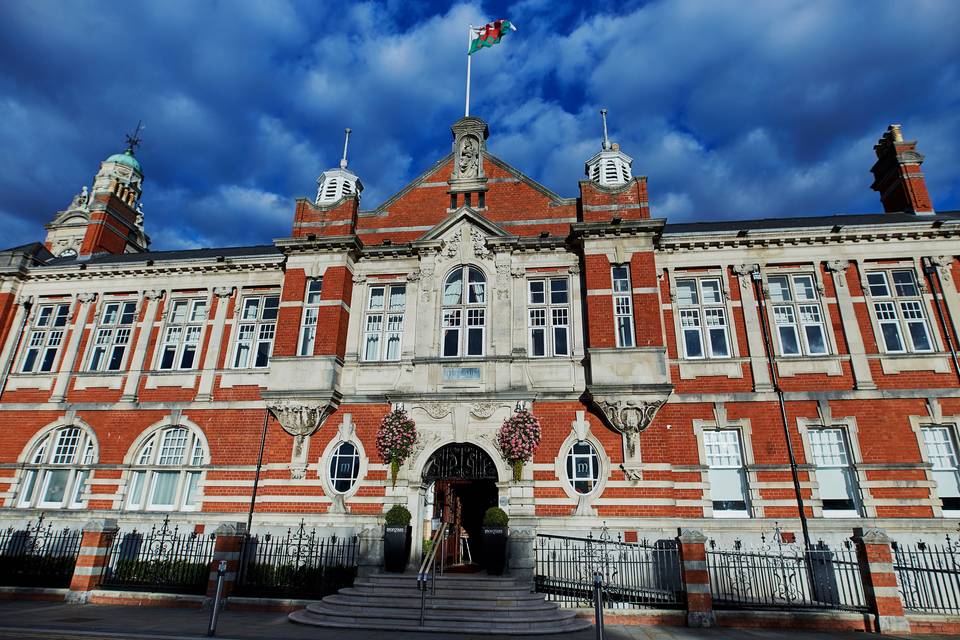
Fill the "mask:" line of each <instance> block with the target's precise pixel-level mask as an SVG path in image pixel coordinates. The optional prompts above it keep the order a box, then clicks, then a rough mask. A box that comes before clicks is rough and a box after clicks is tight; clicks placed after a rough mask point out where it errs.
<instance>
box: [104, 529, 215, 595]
mask: <svg viewBox="0 0 960 640" xmlns="http://www.w3.org/2000/svg"><path fill="white" fill-rule="evenodd" d="M213 546H214V535H213V534H210V535H208V536H207V535H202V534H199V533H197V532H196V531H192V532H190V533H180V531H179V528H178V526H173V527H171V526H170V519H169V517H168V518H165V519H164V521H163V523H162V524H161V525H160V527H159V528H158V527H157V526H156V525H154V526H153V527H151V528H150V531H149V532H146V533H142V532H140V531H137V530H136V529H133V530H132V531H129V532H123V531H120V532H119V533H118V534H117V537H116V538H115V539H114V541H113V545H112V547H111V550H110V560H109V562H108V563H107V566H106V567H105V568H104V574H103V588H104V589H125V590H131V591H162V592H170V593H191V594H203V593H205V592H206V589H207V581H208V580H209V578H210V563H211V562H212V561H213Z"/></svg>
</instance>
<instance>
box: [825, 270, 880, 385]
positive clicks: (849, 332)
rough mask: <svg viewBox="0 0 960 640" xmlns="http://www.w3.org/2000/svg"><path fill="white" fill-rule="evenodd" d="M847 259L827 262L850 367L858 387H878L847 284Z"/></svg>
mask: <svg viewBox="0 0 960 640" xmlns="http://www.w3.org/2000/svg"><path fill="white" fill-rule="evenodd" d="M849 266H850V262H849V261H847V260H830V261H829V262H827V271H829V272H830V275H831V276H833V288H834V291H836V297H837V310H838V311H839V312H840V320H841V322H842V323H843V335H844V337H845V338H846V340H847V351H849V353H850V367H851V369H853V380H854V385H855V386H856V388H857V389H876V388H877V385H876V384H874V382H873V374H871V373H870V363H869V362H868V361H867V354H866V348H865V347H864V346H863V336H862V335H860V325H859V324H858V323H857V314H856V310H855V309H854V307H853V299H852V298H851V297H850V288H849V287H848V286H847V268H848V267H849Z"/></svg>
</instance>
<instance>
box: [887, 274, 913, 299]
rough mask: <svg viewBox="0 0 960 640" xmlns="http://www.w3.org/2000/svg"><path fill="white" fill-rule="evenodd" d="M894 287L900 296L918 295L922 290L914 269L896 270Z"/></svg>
mask: <svg viewBox="0 0 960 640" xmlns="http://www.w3.org/2000/svg"><path fill="white" fill-rule="evenodd" d="M892 275H893V288H894V290H895V291H896V292H897V295H898V296H918V295H920V291H919V290H918V288H917V282H916V280H915V279H914V277H913V272H912V271H894V272H893V274H892Z"/></svg>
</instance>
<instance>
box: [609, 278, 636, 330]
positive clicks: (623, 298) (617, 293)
mask: <svg viewBox="0 0 960 640" xmlns="http://www.w3.org/2000/svg"><path fill="white" fill-rule="evenodd" d="M618 272H620V273H618ZM610 284H611V287H612V290H613V334H614V336H615V337H616V345H617V348H618V349H632V348H633V347H635V346H636V345H637V328H636V321H635V319H634V314H633V278H632V277H631V275H630V263H629V262H624V263H622V264H611V265H610ZM621 327H622V328H625V329H629V330H630V335H629V336H628V335H625V334H624V335H621V332H620V329H621Z"/></svg>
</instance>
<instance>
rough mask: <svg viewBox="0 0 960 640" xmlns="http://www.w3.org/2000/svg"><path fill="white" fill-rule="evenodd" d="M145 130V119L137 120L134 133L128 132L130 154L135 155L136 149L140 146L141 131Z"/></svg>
mask: <svg viewBox="0 0 960 640" xmlns="http://www.w3.org/2000/svg"><path fill="white" fill-rule="evenodd" d="M141 131H143V120H138V121H137V128H136V129H134V131H133V134H132V135H131V134H127V136H126V137H127V151H129V152H130V155H133V152H134V150H135V149H136V148H137V147H139V146H140V132H141Z"/></svg>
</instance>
